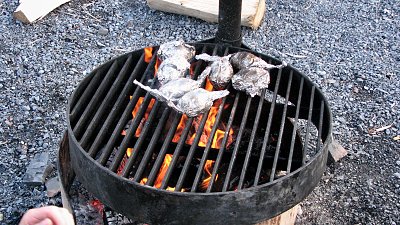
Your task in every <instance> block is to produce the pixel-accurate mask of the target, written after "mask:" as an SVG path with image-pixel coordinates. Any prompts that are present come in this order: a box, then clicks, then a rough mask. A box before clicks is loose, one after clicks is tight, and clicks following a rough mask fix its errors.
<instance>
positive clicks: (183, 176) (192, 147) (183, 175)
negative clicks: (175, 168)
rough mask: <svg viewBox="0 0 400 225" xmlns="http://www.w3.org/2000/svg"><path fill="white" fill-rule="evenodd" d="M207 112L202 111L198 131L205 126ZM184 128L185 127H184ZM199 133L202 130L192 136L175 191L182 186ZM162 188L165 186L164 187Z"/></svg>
mask: <svg viewBox="0 0 400 225" xmlns="http://www.w3.org/2000/svg"><path fill="white" fill-rule="evenodd" d="M208 113H209V112H207V113H204V114H203V115H202V118H201V121H200V125H199V128H198V129H197V130H198V131H200V130H201V131H202V130H203V129H204V126H205V124H206V121H207V117H208ZM190 119H192V120H193V118H190ZM191 124H192V123H190V125H191ZM186 125H188V124H186ZM185 129H186V127H185ZM201 135H202V132H196V136H195V138H194V140H193V143H192V144H191V146H190V150H189V153H188V154H187V156H186V160H185V164H184V165H183V168H182V171H181V174H180V175H179V178H178V182H177V185H176V186H175V191H180V189H181V188H182V184H183V182H184V180H185V177H186V173H187V172H188V170H189V166H190V163H191V162H192V159H193V156H194V153H195V152H196V149H197V145H198V144H199V141H200V137H201ZM181 139H182V137H181ZM185 140H186V138H185ZM178 156H179V154H177V155H176V157H178ZM174 157H175V153H174ZM172 159H173V158H172ZM171 164H172V163H171ZM169 169H170V168H168V170H169ZM164 188H165V187H164Z"/></svg>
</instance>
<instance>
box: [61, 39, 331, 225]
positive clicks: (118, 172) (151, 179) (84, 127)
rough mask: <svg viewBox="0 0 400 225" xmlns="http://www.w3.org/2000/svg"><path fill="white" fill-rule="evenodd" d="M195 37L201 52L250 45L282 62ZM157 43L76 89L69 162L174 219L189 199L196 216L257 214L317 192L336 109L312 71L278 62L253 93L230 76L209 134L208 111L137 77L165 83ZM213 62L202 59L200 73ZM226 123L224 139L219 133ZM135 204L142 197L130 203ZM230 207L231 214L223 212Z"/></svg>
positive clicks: (116, 197)
mask: <svg viewBox="0 0 400 225" xmlns="http://www.w3.org/2000/svg"><path fill="white" fill-rule="evenodd" d="M195 47H196V52H197V53H208V54H212V55H219V56H223V55H227V54H231V53H234V52H237V51H249V52H251V53H253V54H255V55H258V56H259V57H261V58H262V59H264V60H265V61H267V62H269V63H271V64H275V65H278V64H281V62H279V61H278V60H275V59H273V58H270V57H268V56H266V55H263V54H259V53H257V52H253V51H250V50H246V49H240V48H235V47H226V46H222V45H215V44H195ZM157 49H158V47H153V49H152V52H153V57H152V58H151V60H150V61H149V62H145V58H146V57H145V55H144V50H143V49H142V50H138V51H135V52H132V53H128V54H125V55H122V56H119V57H117V58H115V59H113V60H111V61H109V62H107V63H105V64H103V65H101V66H100V67H98V68H97V69H95V70H94V71H93V72H92V73H91V74H89V75H88V76H87V77H86V78H85V79H84V80H83V81H82V82H81V83H80V85H79V86H78V87H77V89H76V91H75V92H74V95H73V96H72V97H71V99H70V103H69V109H68V112H69V115H68V125H69V129H68V130H69V136H70V146H71V147H70V149H71V158H72V161H71V163H72V164H73V167H74V168H75V169H74V170H75V172H76V173H77V176H78V178H79V179H80V180H81V181H82V183H83V184H84V185H85V186H86V187H87V188H88V189H89V191H91V192H92V193H93V194H94V195H95V196H96V197H97V198H99V199H100V200H101V201H102V202H104V203H105V204H106V205H108V206H110V207H111V208H114V209H116V210H117V211H119V212H122V213H124V214H125V215H127V216H129V217H130V218H133V219H137V220H138V221H146V222H154V223H169V222H171V221H174V218H176V217H179V216H178V215H182V214H183V213H184V212H185V210H187V209H186V207H194V208H196V210H197V215H198V217H196V218H193V221H196V222H201V223H209V222H210V221H211V218H213V220H212V221H213V222H212V223H216V222H218V221H220V222H222V221H225V222H226V221H231V222H233V223H241V222H244V221H246V223H247V222H249V223H250V222H251V221H258V220H260V219H261V218H268V217H269V218H270V217H272V216H274V215H277V214H279V213H282V212H283V211H285V210H287V209H289V208H290V207H292V206H294V204H297V203H298V202H299V201H301V200H302V199H303V198H305V196H307V195H308V193H310V192H311V190H312V189H313V188H314V187H315V186H316V185H317V183H318V180H319V179H320V177H321V176H322V172H323V169H324V167H325V162H326V157H327V148H328V146H329V144H330V142H331V115H330V110H329V107H328V105H327V102H326V100H325V98H324V97H323V95H322V93H321V92H320V91H319V89H318V88H316V87H315V85H314V84H313V83H312V82H311V81H310V80H309V79H308V78H307V77H305V76H304V75H302V74H301V73H300V72H298V71H297V70H295V69H294V68H292V67H291V66H287V67H284V68H282V69H272V70H271V71H270V78H271V83H270V85H269V87H268V88H267V89H265V90H263V92H262V94H261V95H260V96H255V97H253V98H251V97H250V96H248V95H247V94H246V93H244V92H240V91H236V90H234V89H233V88H232V87H230V86H229V87H228V90H229V91H230V95H228V96H226V97H225V98H223V99H221V100H220V101H219V102H218V104H219V105H217V104H215V110H216V111H215V112H216V114H215V118H214V117H213V118H214V119H215V122H214V125H213V126H211V129H210V130H209V131H208V132H209V137H208V139H205V138H204V135H203V136H202V133H203V132H200V131H202V130H203V129H204V128H205V127H206V126H207V123H208V122H209V120H208V114H210V112H207V113H204V115H202V116H199V117H197V118H187V120H184V119H183V117H184V116H183V115H182V114H179V113H177V112H175V111H174V110H172V109H170V108H169V107H167V106H166V104H164V103H163V102H160V101H158V100H157V99H155V98H154V97H153V96H152V95H150V94H149V93H147V92H145V91H144V90H142V89H140V88H139V87H137V86H136V85H134V84H133V80H134V79H136V80H139V81H140V82H141V83H143V84H145V85H149V86H151V87H154V88H156V87H157V85H158V83H157V80H156V79H154V73H155V66H156V64H158V62H157V60H158V59H157V57H156V54H155V53H156V51H157ZM205 67H206V63H205V62H203V61H194V62H193V63H192V66H191V70H192V71H193V78H194V79H196V77H197V76H198V75H199V74H200V73H201V72H202V71H203V70H204V68H205ZM133 111H135V113H134V116H133ZM213 115H214V114H213ZM182 125H183V126H182ZM178 126H179V127H178ZM221 127H223V129H222V128H221ZM221 129H222V130H224V131H225V132H223V135H222V137H221V139H220V140H219V143H220V147H218V148H216V147H215V146H213V144H212V140H213V137H214V136H215V135H216V134H217V133H218V132H219V130H221ZM139 130H140V131H139ZM178 130H179V132H181V133H180V137H179V138H177V134H176V133H177V131H178ZM231 131H232V132H233V135H231ZM188 139H191V143H189V142H188V141H187V140H188ZM206 140H207V141H206ZM200 142H202V143H203V144H201V145H200V146H199V143H200ZM132 149H133V150H132ZM167 158H168V161H169V165H168V166H166V164H165V161H166V159H167ZM181 192H184V193H181ZM250 193H251V194H250ZM266 193H268V194H266ZM282 193H286V194H284V195H282ZM177 196H179V198H177ZM132 204H140V205H141V207H140V208H136V209H135V210H136V211H135V210H134V211H132V210H131V209H130V207H129V206H130V205H132ZM254 204H256V205H257V206H255V205H254ZM210 205H212V206H215V207H220V209H221V210H222V211H223V212H222V211H221V212H214V211H213V207H211V208H210ZM229 205H234V206H235V207H231V208H229V207H226V206H229ZM177 206H179V207H178V208H176V209H175V210H173V211H172V212H168V213H169V214H165V210H164V209H166V208H169V207H177ZM267 209H268V210H267ZM224 212H225V213H227V214H226V215H227V216H224V217H221V218H219V217H220V216H217V214H218V215H221V213H224ZM250 212H251V213H250ZM213 214H215V215H214V216H213ZM144 215H145V216H144ZM216 218H219V219H216ZM239 218H240V219H239ZM189 220H191V218H186V220H185V221H189Z"/></svg>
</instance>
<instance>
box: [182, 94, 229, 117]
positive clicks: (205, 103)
mask: <svg viewBox="0 0 400 225" xmlns="http://www.w3.org/2000/svg"><path fill="white" fill-rule="evenodd" d="M228 94H229V91H227V90H223V91H211V92H210V91H207V90H205V89H202V88H198V89H195V90H193V91H190V92H188V93H186V94H185V95H184V96H183V97H182V98H181V99H180V100H179V102H178V105H177V107H176V108H175V109H176V110H177V111H179V112H181V113H185V114H186V115H187V116H189V117H195V116H198V115H199V114H201V113H204V112H206V111H208V110H209V109H210V108H211V106H212V105H213V101H214V100H217V99H219V98H222V97H225V96H227V95H228Z"/></svg>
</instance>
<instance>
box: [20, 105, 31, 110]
mask: <svg viewBox="0 0 400 225" xmlns="http://www.w3.org/2000/svg"><path fill="white" fill-rule="evenodd" d="M22 109H23V110H25V111H29V110H31V107H29V105H24V106H22Z"/></svg>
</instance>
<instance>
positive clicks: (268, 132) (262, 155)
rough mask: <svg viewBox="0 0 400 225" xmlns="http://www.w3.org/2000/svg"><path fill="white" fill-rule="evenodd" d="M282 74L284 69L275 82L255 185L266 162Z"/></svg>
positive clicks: (280, 71)
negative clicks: (266, 152) (265, 157)
mask: <svg viewBox="0 0 400 225" xmlns="http://www.w3.org/2000/svg"><path fill="white" fill-rule="evenodd" d="M281 75H282V69H279V72H278V77H277V79H276V82H275V90H274V97H273V98H272V104H271V108H270V111H269V115H268V122H267V127H266V129H265V135H264V142H263V145H262V148H261V153H260V158H259V160H258V166H257V171H256V174H255V178H254V186H256V185H258V182H259V180H260V176H261V170H262V166H263V162H264V156H265V151H266V149H267V145H268V143H269V135H270V131H271V124H272V118H273V115H274V110H275V103H276V96H277V95H278V90H279V83H280V81H281Z"/></svg>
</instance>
